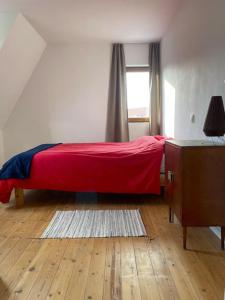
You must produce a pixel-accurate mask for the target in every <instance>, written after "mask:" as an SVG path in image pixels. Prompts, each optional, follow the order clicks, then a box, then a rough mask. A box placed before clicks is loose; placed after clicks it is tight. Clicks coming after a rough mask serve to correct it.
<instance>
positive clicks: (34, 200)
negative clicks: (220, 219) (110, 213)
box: [0, 191, 225, 300]
mask: <svg viewBox="0 0 225 300" xmlns="http://www.w3.org/2000/svg"><path fill="white" fill-rule="evenodd" d="M124 208H126V209H140V212H141V215H142V219H143V221H144V224H145V227H146V231H147V233H148V236H147V237H140V238H119V237H118V238H110V239H93V238H92V239H71V240H68V239H63V240H57V239H56V240H40V239H37V238H38V237H39V236H40V235H41V233H42V232H43V230H44V229H45V228H46V226H47V225H48V223H49V221H50V220H51V218H52V216H53V215H54V213H55V211H56V210H73V209H124ZM224 286H225V252H222V251H221V250H220V243H219V240H218V239H217V238H216V237H215V236H214V235H213V233H212V232H211V231H210V230H209V229H206V228H190V229H188V250H187V251H184V250H183V249H182V230H181V227H180V225H179V224H177V223H174V224H170V223H169V222H168V207H167V205H166V204H165V203H164V200H163V198H160V197H153V196H152V197H150V196H148V197H147V196H134V195H132V196H127V195H114V196H113V195H96V194H88V193H85V194H82V193H79V194H77V195H75V194H74V193H59V192H40V191H38V192H31V193H28V195H26V203H25V206H24V207H23V208H22V209H15V208H14V207H13V206H12V205H9V206H7V205H5V206H4V205H0V299H1V300H7V299H23V300H25V299H32V300H33V299H41V300H42V299H48V300H50V299H66V300H71V299H76V300H80V299H82V300H83V299H87V300H88V299H92V300H94V299H96V300H99V299H103V300H110V299H112V300H131V299H134V300H139V299H141V300H163V299H180V300H189V299H190V300H191V299H194V300H195V299H196V300H199V299H202V300H213V299H218V300H222V299H223V297H224Z"/></svg>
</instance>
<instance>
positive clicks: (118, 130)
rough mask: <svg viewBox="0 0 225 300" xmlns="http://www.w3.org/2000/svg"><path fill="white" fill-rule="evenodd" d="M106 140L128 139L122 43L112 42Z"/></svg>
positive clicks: (121, 140)
mask: <svg viewBox="0 0 225 300" xmlns="http://www.w3.org/2000/svg"><path fill="white" fill-rule="evenodd" d="M106 141H107V142H127V141H129V130H128V111H127V88H126V64H125V56H124V49H123V45H122V44H114V45H113V51H112V63H111V73H110V82H109V98H108V113H107V127H106Z"/></svg>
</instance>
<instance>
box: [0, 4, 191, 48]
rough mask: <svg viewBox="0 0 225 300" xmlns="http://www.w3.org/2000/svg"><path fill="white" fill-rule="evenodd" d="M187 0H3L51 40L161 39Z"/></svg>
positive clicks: (4, 8) (5, 8)
mask: <svg viewBox="0 0 225 300" xmlns="http://www.w3.org/2000/svg"><path fill="white" fill-rule="evenodd" d="M183 1H185V0H0V12H6V11H7V12H12V11H15V12H21V13H22V14H24V16H25V17H26V18H27V19H28V20H29V21H30V23H31V24H32V25H33V26H34V27H35V28H36V29H37V30H38V32H39V33H40V34H41V35H42V36H43V37H44V38H45V39H46V40H47V41H48V42H51V43H72V42H75V41H76V40H77V39H81V40H90V39H95V40H96V39H99V40H102V41H110V42H124V43H125V42H127V43H129V42H131V43H132V42H147V41H153V40H158V39H160V38H161V37H162V36H163V35H164V34H165V32H166V31H167V28H168V26H169V25H170V23H171V22H172V20H173V18H174V15H175V14H176V13H177V11H178V9H179V6H180V5H181V3H182V2H183Z"/></svg>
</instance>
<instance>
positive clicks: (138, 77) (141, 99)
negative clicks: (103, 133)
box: [127, 72, 150, 118]
mask: <svg viewBox="0 0 225 300" xmlns="http://www.w3.org/2000/svg"><path fill="white" fill-rule="evenodd" d="M149 99H150V95H149V72H127V102H128V103H127V104H128V117H129V118H146V117H149Z"/></svg>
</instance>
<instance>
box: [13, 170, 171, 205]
mask: <svg viewBox="0 0 225 300" xmlns="http://www.w3.org/2000/svg"><path fill="white" fill-rule="evenodd" d="M160 186H161V187H163V188H164V187H165V186H166V179H165V174H160ZM15 200H16V208H20V207H22V206H23V205H24V191H23V189H21V188H15Z"/></svg>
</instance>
